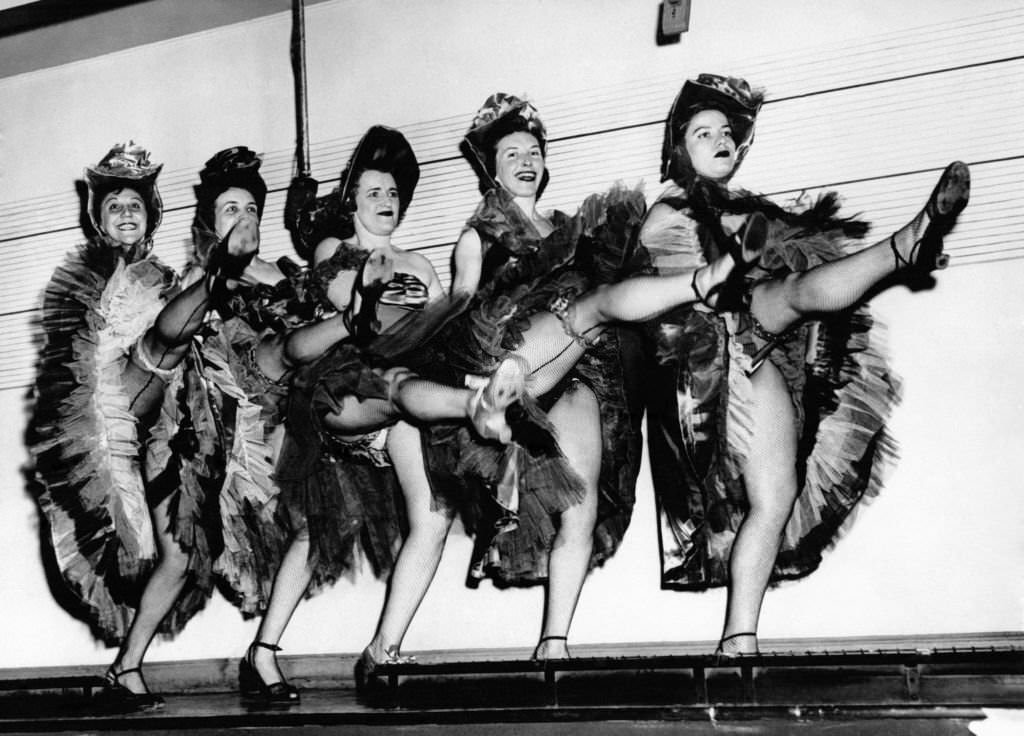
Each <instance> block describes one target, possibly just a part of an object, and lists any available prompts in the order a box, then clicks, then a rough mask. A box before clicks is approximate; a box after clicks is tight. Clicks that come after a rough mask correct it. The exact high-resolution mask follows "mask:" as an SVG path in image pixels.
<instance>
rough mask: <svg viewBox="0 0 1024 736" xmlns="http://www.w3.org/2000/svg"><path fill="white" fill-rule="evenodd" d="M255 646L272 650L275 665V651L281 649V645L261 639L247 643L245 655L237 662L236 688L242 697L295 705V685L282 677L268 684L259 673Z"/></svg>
mask: <svg viewBox="0 0 1024 736" xmlns="http://www.w3.org/2000/svg"><path fill="white" fill-rule="evenodd" d="M256 647H261V648H263V649H269V650H270V651H272V652H274V657H275V658H274V665H275V666H276V665H277V652H280V651H281V647H279V646H277V645H275V644H267V643H266V642H262V641H254V642H253V643H252V644H250V645H249V648H248V649H247V650H245V656H244V657H242V660H241V661H240V662H239V663H238V690H239V692H240V693H241V694H242V699H243V700H250V701H254V702H259V703H262V704H264V705H297V704H298V703H299V700H300V696H299V689H298V688H297V687H295V686H294V685H291V684H289V683H288V681H287V680H285V679H284V678H283V677H282V678H281V679H280V680H278V681H277V682H272V683H270V684H269V685H268V684H267V682H266V681H265V680H264V679H263V676H262V675H260V673H259V671H258V670H257V669H256V663H255V659H254V657H255V650H256ZM278 671H280V668H279V669H278Z"/></svg>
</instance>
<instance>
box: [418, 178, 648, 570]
mask: <svg viewBox="0 0 1024 736" xmlns="http://www.w3.org/2000/svg"><path fill="white" fill-rule="evenodd" d="M644 208H645V205H644V201H643V197H642V195H641V194H640V193H639V192H637V191H630V190H626V189H623V188H615V189H612V190H611V191H609V192H608V193H606V194H604V195H594V196H593V197H590V198H588V199H587V201H585V202H584V203H583V205H582V206H581V208H580V211H579V212H578V213H577V214H576V215H575V216H573V217H568V216H566V215H564V214H562V213H558V212H556V213H554V215H553V217H552V223H553V225H554V230H553V232H552V233H551V234H550V235H549V236H547V237H546V238H542V237H540V235H539V234H538V233H537V231H536V230H535V228H534V227H533V225H532V224H531V223H530V222H529V220H528V219H527V218H526V217H525V216H524V215H523V213H522V212H521V210H520V209H519V208H518V207H517V206H516V205H515V204H514V202H513V201H512V200H511V197H510V196H509V195H508V194H507V192H504V191H503V190H500V189H496V190H491V191H489V192H488V193H487V194H486V195H485V198H484V200H483V202H482V203H481V205H480V206H479V207H478V209H477V212H476V214H475V215H474V216H473V218H472V219H471V220H470V221H469V223H468V227H471V228H474V229H475V230H476V231H477V232H478V233H479V234H480V238H481V242H482V243H483V248H484V252H483V274H482V277H481V282H480V287H479V289H478V291H477V292H476V294H475V295H474V297H473V298H472V300H471V302H470V306H469V308H468V309H467V310H466V312H465V313H464V314H463V315H461V316H460V317H459V318H457V319H455V320H453V321H452V322H451V323H450V324H449V325H448V326H447V327H446V328H445V330H444V332H443V333H442V336H441V338H442V339H440V340H438V341H436V342H435V343H433V345H432V347H433V350H430V351H426V352H425V353H424V355H426V356H429V361H430V362H431V364H432V365H443V366H446V367H447V368H448V369H449V370H451V371H453V372H454V373H455V374H456V375H460V376H461V375H465V374H481V375H487V374H490V373H491V372H492V371H493V370H494V369H495V367H496V366H497V365H498V364H499V363H500V362H501V360H503V359H504V358H505V357H507V356H508V355H510V354H511V353H513V351H515V350H516V349H517V348H518V347H519V346H521V345H522V344H523V340H524V337H523V333H524V332H525V331H526V330H528V329H529V326H530V318H531V316H532V315H535V314H536V313H538V312H541V311H545V310H548V309H549V305H550V304H551V303H552V302H553V301H554V300H555V299H557V298H560V297H568V298H569V299H570V300H572V299H574V298H575V297H576V296H578V295H580V294H582V293H584V292H585V291H587V290H588V289H590V288H592V287H593V286H595V285H597V284H600V283H609V282H612V281H616V280H619V279H621V278H622V277H623V276H624V275H627V274H629V273H632V272H635V271H636V270H638V266H637V264H635V263H633V262H627V259H626V257H625V254H626V253H627V252H629V251H630V250H631V247H630V246H631V244H632V239H633V236H634V233H635V232H636V230H637V229H638V227H639V224H640V222H641V221H642V217H643V213H644ZM634 336H635V333H633V332H631V331H630V330H629V329H628V328H621V329H620V328H613V329H609V330H606V331H605V333H604V334H603V335H602V336H601V339H600V341H599V342H598V344H597V345H596V346H594V347H592V348H591V349H590V350H589V351H588V352H587V354H586V355H585V356H584V358H583V359H582V360H581V361H580V362H579V363H578V364H577V367H576V368H575V369H574V370H573V371H572V372H571V373H570V374H569V375H568V376H567V377H566V378H565V380H563V381H562V382H561V383H560V384H559V385H558V386H557V387H556V388H555V389H554V390H553V391H551V392H550V393H549V394H547V395H545V396H543V397H540V399H539V401H534V400H533V399H527V400H525V401H524V402H523V414H524V415H525V416H526V417H528V418H529V422H526V424H533V425H535V426H537V427H539V429H540V434H541V435H542V436H543V435H546V436H548V437H551V436H553V434H554V429H553V427H552V425H551V424H550V422H549V421H548V420H547V418H546V416H545V414H544V411H545V410H546V409H549V408H550V407H551V406H553V405H554V403H555V402H556V401H557V400H558V398H559V397H560V396H562V395H563V394H564V393H565V392H566V391H572V390H574V389H575V386H576V385H577V384H583V385H585V386H587V387H589V388H590V390H592V391H593V392H594V394H595V395H596V397H597V400H598V405H599V406H600V409H601V423H602V428H601V431H602V437H603V448H602V464H601V476H600V482H599V510H598V524H597V528H596V530H595V533H594V540H595V545H594V552H593V556H592V564H600V563H601V562H603V561H604V560H605V559H607V558H608V557H610V556H611V555H612V554H613V553H614V551H615V550H616V548H617V547H618V544H619V542H620V541H621V539H622V535H623V534H624V532H625V529H626V526H627V525H628V523H629V519H630V515H631V513H632V508H633V501H634V486H635V479H636V474H637V472H638V469H639V461H640V451H641V448H640V440H639V426H638V425H639V414H640V412H639V407H637V406H636V405H631V404H630V403H629V402H628V400H627V394H626V392H625V390H624V387H623V381H624V376H623V361H624V358H623V355H624V354H625V351H626V348H625V347H624V342H625V341H628V340H629V339H630V338H631V337H634ZM421 358H422V356H421ZM416 367H417V368H418V369H421V370H422V371H423V372H424V373H426V374H427V375H430V373H429V370H430V367H429V366H423V367H422V368H421V367H420V366H416ZM514 430H515V423H514ZM422 434H423V438H424V448H425V457H426V461H427V466H428V471H429V476H430V480H431V485H432V488H433V492H434V496H435V502H436V503H438V504H439V505H443V506H445V507H448V508H453V509H455V510H457V511H458V512H459V513H460V515H461V516H462V518H463V520H464V524H465V526H466V528H467V529H468V530H470V531H471V532H474V533H475V534H476V551H475V554H474V564H473V569H472V572H471V575H472V577H475V578H479V577H483V576H485V575H486V576H490V577H493V578H494V579H495V580H496V581H497V582H499V583H503V584H528V583H532V582H536V581H539V580H543V579H544V578H546V577H547V564H548V558H549V556H550V552H551V547H552V544H553V542H554V538H555V534H556V533H557V515H558V514H559V513H560V512H562V511H564V510H566V509H567V508H569V507H570V506H572V505H574V504H577V503H579V502H580V501H581V500H582V498H583V495H584V487H583V482H582V480H581V479H580V477H579V476H578V475H577V473H576V472H575V471H574V470H573V468H571V467H570V466H569V464H568V462H567V461H566V458H565V456H564V455H563V454H562V452H561V450H560V449H559V448H558V447H557V444H556V443H553V442H550V441H548V442H545V441H543V439H541V440H540V441H537V442H533V441H531V440H529V439H527V438H524V437H522V436H519V435H516V434H514V438H516V439H517V440H518V441H516V442H513V443H512V444H511V445H509V446H507V447H506V446H501V445H498V444H496V443H493V442H486V441H482V440H480V438H479V437H478V436H477V435H476V434H475V433H474V432H473V431H472V429H471V428H469V427H468V426H466V425H465V424H434V425H431V426H430V427H427V428H425V429H424V430H423V433H422Z"/></svg>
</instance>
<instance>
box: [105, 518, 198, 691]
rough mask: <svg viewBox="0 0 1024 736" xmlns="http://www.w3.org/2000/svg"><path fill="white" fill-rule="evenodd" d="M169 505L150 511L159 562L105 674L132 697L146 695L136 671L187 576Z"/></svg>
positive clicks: (184, 557)
mask: <svg viewBox="0 0 1024 736" xmlns="http://www.w3.org/2000/svg"><path fill="white" fill-rule="evenodd" d="M170 503H171V499H170V498H168V499H165V500H164V501H163V503H161V504H160V505H159V506H157V507H156V508H154V509H153V512H152V513H153V529H154V530H155V533H156V538H157V543H158V546H159V551H160V560H159V561H158V562H157V565H156V568H155V569H154V570H153V572H152V573H151V574H150V576H149V579H148V580H147V581H146V588H145V590H144V591H143V593H142V599H141V600H140V602H139V608H138V610H137V611H136V612H135V617H134V618H133V619H132V625H131V628H129V629H128V635H127V636H126V637H125V640H124V642H123V643H122V644H121V648H120V650H119V651H118V653H117V658H116V659H115V660H114V662H113V664H111V665H110V669H109V670H108V673H107V677H108V678H113V681H114V683H115V684H118V685H121V686H123V687H125V688H127V689H128V690H130V691H131V692H133V693H135V694H146V693H148V692H149V691H148V689H147V688H146V683H145V681H144V680H143V678H142V672H141V670H140V669H139V668H140V667H141V666H142V660H143V658H144V657H145V656H146V650H147V649H148V648H149V645H150V642H152V641H153V636H154V635H155V634H156V630H157V628H158V627H159V626H160V622H161V621H163V620H164V617H165V616H166V615H167V614H168V612H169V611H170V610H171V608H172V607H173V606H174V602H175V601H176V600H177V599H178V596H179V595H180V593H181V591H182V589H183V588H184V587H185V581H186V579H187V577H188V566H189V555H188V553H187V552H185V550H183V549H182V548H181V545H179V544H178V542H177V541H176V540H175V539H174V536H173V535H172V534H171V532H170V523H171V521H170V516H169V511H168V509H169V506H170ZM154 701H155V702H154V703H153V705H154V706H159V705H160V704H162V702H163V701H162V699H160V698H159V697H158V696H154Z"/></svg>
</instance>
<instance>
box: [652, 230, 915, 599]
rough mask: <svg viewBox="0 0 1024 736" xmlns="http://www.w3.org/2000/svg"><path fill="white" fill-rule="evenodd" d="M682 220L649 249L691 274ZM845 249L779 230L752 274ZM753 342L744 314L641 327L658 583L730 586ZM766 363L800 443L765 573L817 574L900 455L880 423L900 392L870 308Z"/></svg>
mask: <svg viewBox="0 0 1024 736" xmlns="http://www.w3.org/2000/svg"><path fill="white" fill-rule="evenodd" d="M678 218H679V222H677V223H675V224H674V225H673V227H674V228H675V230H674V232H665V233H661V234H660V235H662V236H664V237H659V234H658V233H654V234H653V237H652V238H651V239H650V240H651V242H649V243H645V244H647V245H648V247H649V248H651V251H652V254H653V255H654V258H655V262H660V263H661V264H663V265H664V266H666V267H667V268H669V269H676V268H695V267H699V266H700V265H703V263H704V261H703V256H702V255H701V252H700V248H699V245H697V243H696V239H695V238H692V237H689V236H687V234H686V231H687V230H690V231H691V235H692V227H691V226H692V221H690V222H689V223H687V222H685V220H687V219H688V218H686V216H685V215H684V214H683V213H679V215H678ZM670 229H671V228H670ZM663 247H664V248H665V249H664V250H662V248H663ZM850 248H854V249H855V248H856V245H855V244H853V243H850V242H848V241H846V240H845V239H844V238H842V237H841V235H840V234H839V233H837V232H834V231H820V232H812V231H809V230H808V229H807V228H806V227H794V226H792V225H786V224H783V223H782V222H779V221H773V222H772V224H771V227H770V235H769V242H768V245H767V246H766V251H765V253H764V254H763V255H762V259H761V264H762V266H763V268H761V269H758V270H756V271H755V273H754V274H752V277H751V278H752V279H753V280H754V281H756V280H758V279H763V278H768V277H769V274H770V275H771V277H773V278H778V277H780V276H782V275H784V274H785V273H787V272H792V271H805V270H807V269H809V268H811V267H813V266H815V265H818V264H821V263H825V262H828V261H832V260H835V259H837V258H839V257H841V256H843V255H845V254H846V253H848V252H851V251H850V250H848V249H850ZM752 333H753V331H752V329H751V318H750V315H749V314H747V313H742V312H741V313H716V312H712V311H710V310H707V309H706V308H703V307H700V306H698V307H693V308H681V309H678V310H675V311H674V312H672V313H670V314H668V315H665V316H664V317H662V318H660V319H659V320H658V321H657V323H655V324H652V325H650V327H649V337H650V347H651V349H652V350H653V355H654V365H653V366H652V368H651V369H650V371H649V373H648V376H649V380H648V381H647V382H646V390H647V399H648V427H649V435H650V436H649V446H650V453H651V468H652V475H653V480H654V487H655V493H656V497H657V499H658V518H659V533H660V540H661V544H660V549H661V570H662V586H663V587H666V588H676V589H682V590H703V589H706V588H710V587H715V586H722V585H725V584H727V582H728V566H729V557H730V554H731V550H732V544H733V542H734V540H735V537H736V533H737V530H738V529H739V527H740V525H741V524H742V522H743V519H744V517H745V514H746V512H747V510H748V508H749V502H748V500H747V493H746V488H745V485H744V478H743V473H742V468H743V466H744V462H745V460H746V458H747V456H748V452H749V447H750V441H751V436H752V435H751V432H752V423H751V417H750V407H751V403H752V401H753V396H754V394H753V386H752V383H751V377H750V373H751V371H752V369H753V367H754V364H753V361H752V356H754V354H755V353H756V352H757V348H756V346H755V345H754V339H753V334H752ZM769 360H770V361H771V362H772V364H773V365H774V366H775V368H776V369H777V370H778V371H779V373H780V375H781V376H782V378H783V380H784V382H785V385H786V389H787V391H788V393H789V398H790V400H791V402H792V406H793V416H794V423H795V426H794V428H793V430H794V432H795V436H796V438H797V456H796V458H795V462H796V470H797V477H798V494H797V497H796V502H795V504H794V508H793V512H792V514H791V516H790V518H789V521H788V523H787V525H786V527H785V531H784V534H783V539H782V544H781V547H780V551H779V554H778V557H777V559H776V562H775V567H774V570H773V572H772V576H771V579H772V581H780V580H786V579H792V578H799V577H802V576H805V575H807V574H809V573H811V572H812V571H814V570H815V569H816V568H817V567H818V565H819V564H820V562H821V557H822V552H823V551H824V550H825V549H826V548H827V547H829V545H831V544H832V543H833V542H834V541H835V540H836V538H837V537H838V536H839V535H840V533H841V532H842V530H843V529H844V528H845V527H846V525H848V524H849V523H850V521H851V520H852V518H853V515H854V512H855V510H856V509H857V507H858V506H859V505H860V504H862V503H864V502H866V501H867V500H869V499H870V498H872V497H874V496H876V495H877V494H878V493H879V491H880V489H881V487H882V482H883V480H884V478H885V475H886V471H887V470H888V469H889V468H890V467H891V465H892V463H893V462H894V461H895V458H896V445H895V442H894V440H893V439H892V437H891V436H890V434H889V432H888V430H887V427H886V423H887V421H888V420H889V418H890V416H891V414H892V411H893V408H894V406H895V405H896V404H897V403H898V401H899V395H900V383H899V380H898V378H897V377H896V376H895V375H894V374H893V371H892V369H891V367H890V365H889V362H888V358H887V350H886V341H885V330H884V328H883V327H882V326H881V325H879V324H878V323H877V322H876V321H875V319H874V318H873V317H872V315H871V312H870V310H869V309H868V307H867V306H859V307H857V308H854V309H851V310H848V311H846V312H842V313H839V314H836V315H832V316H830V317H828V318H827V319H822V320H820V321H816V322H811V323H807V324H803V325H802V326H800V327H799V328H798V329H797V330H795V331H794V332H793V333H792V334H791V335H790V337H789V338H788V339H786V340H784V341H783V342H781V343H780V345H779V346H778V347H776V348H775V349H774V350H772V351H771V353H770V355H769ZM793 460H794V459H793V458H788V459H787V458H779V461H780V462H787V461H793Z"/></svg>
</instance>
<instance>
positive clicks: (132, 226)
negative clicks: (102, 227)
mask: <svg viewBox="0 0 1024 736" xmlns="http://www.w3.org/2000/svg"><path fill="white" fill-rule="evenodd" d="M117 229H118V230H120V231H121V232H127V231H129V230H132V231H135V230H138V229H139V226H138V225H137V224H136V223H134V222H122V223H121V224H119V225H118V226H117Z"/></svg>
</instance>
